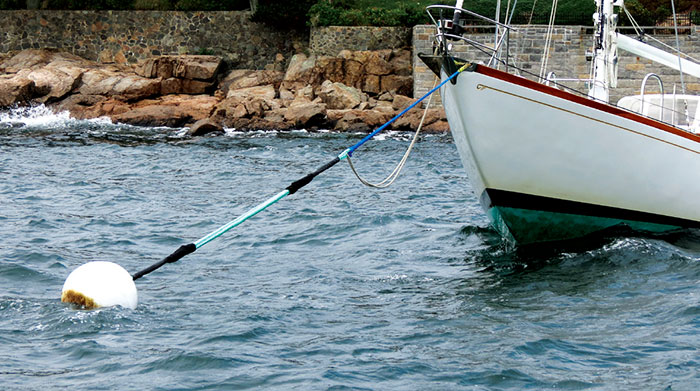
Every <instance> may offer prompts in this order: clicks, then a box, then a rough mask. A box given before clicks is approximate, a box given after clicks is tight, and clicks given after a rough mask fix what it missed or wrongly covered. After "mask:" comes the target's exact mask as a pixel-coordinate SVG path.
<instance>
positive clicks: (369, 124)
mask: <svg viewBox="0 0 700 391" xmlns="http://www.w3.org/2000/svg"><path fill="white" fill-rule="evenodd" d="M389 119H391V115H390V114H387V113H384V112H381V111H374V110H348V111H346V112H344V113H343V116H342V117H341V118H340V119H339V120H338V121H337V122H336V124H335V127H334V129H335V130H339V131H344V132H347V131H354V132H369V131H371V130H372V129H375V128H378V127H380V126H381V125H383V124H384V123H386V122H387V121H388V120H389Z"/></svg>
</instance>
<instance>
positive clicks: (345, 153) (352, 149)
mask: <svg viewBox="0 0 700 391" xmlns="http://www.w3.org/2000/svg"><path fill="white" fill-rule="evenodd" d="M464 69H466V64H465V65H464V66H462V67H461V68H459V69H458V70H457V72H455V73H453V74H452V76H450V77H448V78H447V79H445V80H443V81H442V82H441V83H440V84H438V85H437V86H435V88H433V89H432V90H430V91H428V93H427V94H425V95H423V96H422V97H421V98H420V99H418V100H417V101H415V102H413V103H412V104H411V105H410V106H408V107H406V108H405V109H403V111H402V112H400V113H399V114H397V115H396V116H394V118H392V119H390V120H389V121H388V122H387V123H385V124H384V125H382V126H380V127H379V128H377V130H375V131H374V132H372V133H370V134H368V135H367V136H365V138H363V139H362V140H360V141H359V142H358V143H357V144H355V145H353V146H352V147H350V148H348V149H346V150H344V151H343V152H342V153H341V154H340V155H338V158H340V160H343V159H345V158H346V157H348V156H352V153H353V152H355V150H356V149H357V148H360V146H362V144H364V143H366V142H367V141H369V140H370V139H371V138H372V137H374V136H376V135H377V134H378V133H379V132H381V131H382V130H384V129H386V127H387V126H389V125H391V124H392V123H393V122H394V121H396V120H397V119H399V117H401V116H402V115H404V114H406V112H407V111H409V110H411V109H412V108H414V107H416V105H417V104H419V103H420V102H422V101H423V100H424V99H425V98H427V97H428V96H430V95H431V94H432V93H433V92H435V91H437V90H439V89H440V87H442V86H443V85H444V84H445V83H447V82H448V81H450V80H452V79H453V78H454V77H455V76H457V75H458V74H459V73H460V72H462V71H463V70H464Z"/></svg>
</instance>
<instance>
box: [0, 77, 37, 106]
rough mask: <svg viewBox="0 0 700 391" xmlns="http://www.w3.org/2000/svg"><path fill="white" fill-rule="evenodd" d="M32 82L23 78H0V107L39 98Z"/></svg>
mask: <svg viewBox="0 0 700 391" xmlns="http://www.w3.org/2000/svg"><path fill="white" fill-rule="evenodd" d="M41 95H42V94H41V91H39V90H38V89H37V87H36V84H34V80H31V79H28V78H25V77H0V106H12V105H16V104H20V103H25V102H29V101H30V100H32V99H34V98H36V97H38V96H41Z"/></svg>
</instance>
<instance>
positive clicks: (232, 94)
mask: <svg viewBox="0 0 700 391" xmlns="http://www.w3.org/2000/svg"><path fill="white" fill-rule="evenodd" d="M280 57H281V56H280ZM282 62H283V58H280V61H279V62H277V63H275V64H274V66H268V67H267V69H265V70H243V69H234V70H230V71H228V70H226V66H225V64H224V63H223V61H222V59H221V58H219V57H216V56H204V55H202V56H198V55H180V56H158V57H153V58H150V59H147V60H145V61H142V62H140V63H138V64H135V65H118V64H101V63H97V62H94V61H90V60H86V59H84V58H81V57H78V56H75V55H73V54H70V53H66V52H61V51H56V50H50V49H29V50H23V51H21V52H17V53H6V54H3V55H0V107H4V108H8V107H16V106H22V105H31V104H39V103H43V104H45V105H46V106H47V107H49V108H51V109H52V110H54V111H56V112H61V111H68V112H70V114H71V116H73V117H75V118H80V119H89V118H99V117H108V118H110V119H111V120H112V121H113V122H116V123H126V124H132V125H141V126H168V127H174V128H179V127H190V134H193V135H200V134H206V133H211V132H222V131H223V128H224V127H226V128H235V129H237V130H260V129H263V130H273V129H274V130H290V129H308V130H317V129H329V130H335V131H365V132H368V131H371V130H373V129H375V128H377V127H378V126H381V125H382V124H384V123H385V122H387V121H388V120H390V119H391V118H392V117H394V116H395V115H396V114H398V113H399V112H400V111H401V110H403V109H404V108H406V107H408V106H409V105H410V104H411V103H413V102H414V101H415V100H414V99H413V98H411V97H410V95H411V94H412V89H413V79H412V77H411V53H410V51H408V50H378V51H354V52H353V51H343V52H341V53H340V54H339V55H338V56H335V57H332V56H313V55H312V56H307V55H304V54H296V55H294V56H293V57H292V58H291V59H290V60H289V61H288V64H287V66H286V67H285V66H284V65H283V63H282ZM422 115H423V110H419V109H417V108H416V109H414V110H411V111H409V112H408V113H406V114H405V115H403V116H402V117H400V118H399V119H398V120H396V121H395V122H394V123H393V124H392V125H391V127H390V128H391V129H395V130H415V129H416V128H417V127H418V124H419V123H420V119H421V117H422ZM423 129H424V130H425V131H428V132H444V131H447V130H448V129H449V128H448V125H447V121H446V120H445V115H444V111H443V110H442V109H441V108H439V109H437V108H436V109H432V108H431V109H429V110H428V113H427V115H426V119H425V122H424V126H423Z"/></svg>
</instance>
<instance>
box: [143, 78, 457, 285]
mask: <svg viewBox="0 0 700 391" xmlns="http://www.w3.org/2000/svg"><path fill="white" fill-rule="evenodd" d="M469 65H470V64H464V65H463V66H462V67H461V68H459V69H458V70H457V71H456V72H455V73H453V74H452V75H451V76H449V77H448V78H446V79H445V80H443V81H442V82H441V83H440V84H438V85H437V86H435V87H433V89H431V90H430V91H428V92H427V93H426V94H425V95H423V96H422V97H421V98H420V99H418V100H417V101H415V102H413V103H412V104H411V105H410V106H408V107H406V108H405V109H404V110H403V111H401V112H400V113H399V114H397V115H396V116H394V118H392V119H390V120H389V121H387V122H386V123H385V124H384V125H382V126H380V127H379V128H377V129H376V130H375V131H373V132H372V133H370V134H368V135H367V136H365V137H364V138H363V139H362V140H360V141H359V142H358V143H357V144H355V145H353V146H351V147H350V148H347V149H345V150H344V151H343V152H341V153H340V154H339V155H338V156H336V157H335V158H334V159H333V160H331V161H329V162H328V163H326V164H324V165H323V166H321V167H319V168H318V169H317V170H316V171H314V172H312V173H310V174H308V175H306V176H304V177H303V178H301V179H298V180H296V181H294V182H292V184H291V185H289V186H287V188H285V189H284V190H282V191H281V192H279V193H277V194H276V195H274V196H272V197H270V198H268V199H267V200H266V201H264V202H262V203H261V204H259V205H257V206H255V207H254V208H251V209H250V210H248V211H247V212H246V213H244V214H242V215H240V216H239V217H237V218H236V219H235V220H233V221H231V222H229V223H226V224H224V225H222V226H221V227H219V228H218V229H216V230H215V231H213V232H211V233H209V234H208V235H206V236H204V237H202V238H201V239H199V240H197V241H196V242H194V243H189V244H183V245H182V246H180V247H179V248H178V249H177V250H175V251H174V252H173V253H172V254H170V255H168V256H167V257H165V258H163V260H161V261H160V262H157V263H154V264H153V265H151V266H149V267H147V268H145V269H143V270H141V271H139V272H136V273H134V274H133V275H132V278H133V280H137V279H139V278H141V277H143V276H145V275H146V274H148V273H151V272H153V271H155V270H156V269H158V268H160V267H161V266H163V265H165V264H166V263H173V262H177V261H178V260H180V259H181V258H182V257H184V256H185V255H188V254H191V253H193V252H195V251H196V250H197V249H198V248H200V247H202V246H204V245H205V244H207V243H209V242H211V241H212V240H214V239H216V238H218V237H219V236H221V235H223V234H224V233H226V232H227V231H228V230H230V229H232V228H234V227H236V226H238V225H240V224H241V223H243V222H244V221H246V220H248V219H249V218H251V217H253V216H255V215H256V214H258V213H260V212H262V211H263V210H265V209H267V207H269V206H270V205H272V204H274V203H276V202H278V201H279V200H281V199H283V198H284V197H286V196H288V195H290V194H294V193H296V192H297V191H298V190H299V189H301V188H302V187H304V186H306V185H308V184H309V183H311V181H312V180H313V179H314V178H316V177H317V176H318V175H320V174H321V173H323V172H324V171H326V170H328V169H329V168H331V167H333V166H335V165H336V164H337V163H338V162H340V161H341V160H344V159H346V158H348V157H351V156H352V154H353V152H355V150H357V148H359V147H361V146H362V145H363V144H364V143H366V142H367V141H369V140H370V139H372V138H373V137H374V136H376V135H377V134H378V133H379V132H381V131H382V130H384V129H386V128H387V126H389V125H391V124H392V123H393V122H394V121H396V120H397V119H398V118H399V117H401V116H402V115H404V114H406V112H407V111H409V110H411V109H412V108H414V107H415V106H416V105H418V104H419V103H420V102H422V101H423V100H424V99H425V98H427V97H428V96H430V95H432V94H433V93H434V92H435V91H437V90H438V89H440V87H442V86H443V85H444V84H445V83H447V82H448V81H450V80H452V79H453V78H454V77H455V76H457V75H458V74H459V73H460V72H462V71H464V70H465V69H467V67H468V66H469Z"/></svg>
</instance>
